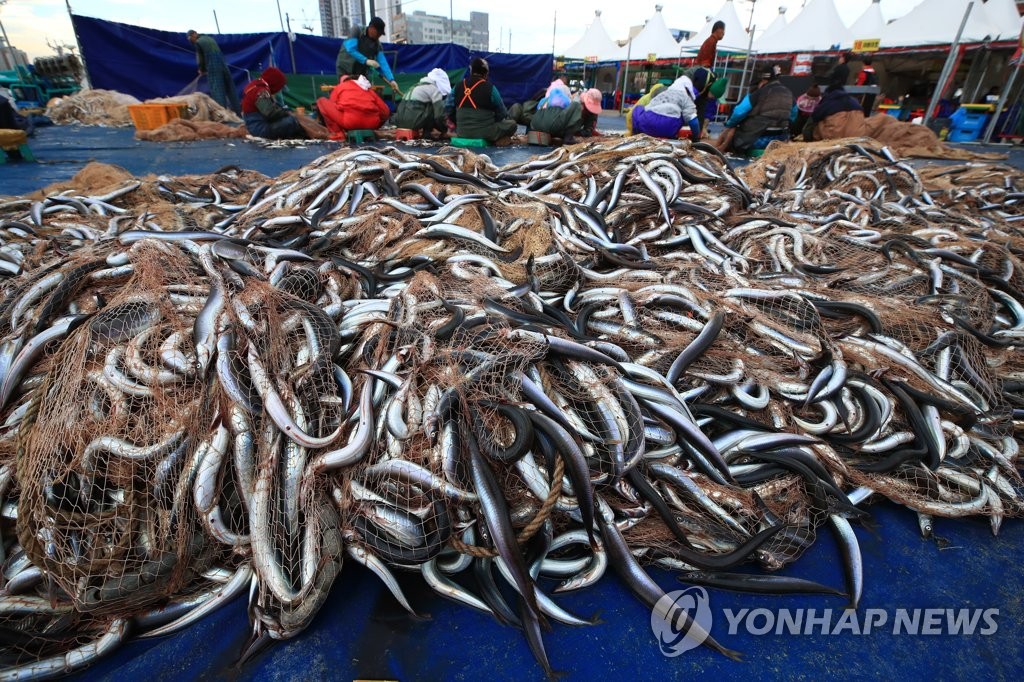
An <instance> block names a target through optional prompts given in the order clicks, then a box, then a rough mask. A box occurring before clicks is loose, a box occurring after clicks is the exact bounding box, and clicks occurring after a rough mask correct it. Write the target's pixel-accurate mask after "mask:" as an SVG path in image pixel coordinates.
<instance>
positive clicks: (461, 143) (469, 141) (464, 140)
mask: <svg viewBox="0 0 1024 682" xmlns="http://www.w3.org/2000/svg"><path fill="white" fill-rule="evenodd" d="M451 142H452V146H453V147H486V146H487V140H481V139H480V138H477V137H453V138H452V140H451Z"/></svg>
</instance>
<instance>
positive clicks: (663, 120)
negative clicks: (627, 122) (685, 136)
mask: <svg viewBox="0 0 1024 682" xmlns="http://www.w3.org/2000/svg"><path fill="white" fill-rule="evenodd" d="M694 97H695V95H694V90H693V83H692V82H690V79H689V78H688V77H686V76H680V77H679V78H677V79H676V81H675V82H674V83H672V85H670V86H668V87H667V88H665V89H664V90H663V91H661V92H659V93H658V94H657V95H655V96H654V97H653V98H651V102H650V104H648V105H647V106H646V107H645V106H643V105H642V104H638V105H636V106H635V107H633V132H635V133H637V134H643V135H650V136H651V137H663V138H667V139H674V138H676V137H678V136H679V131H680V129H682V127H683V126H684V125H688V126H690V132H691V133H692V134H693V139H694V140H698V139H700V121H699V120H698V119H697V105H696V104H695V103H694Z"/></svg>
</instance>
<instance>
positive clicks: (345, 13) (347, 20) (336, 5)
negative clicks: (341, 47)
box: [320, 0, 366, 38]
mask: <svg viewBox="0 0 1024 682" xmlns="http://www.w3.org/2000/svg"><path fill="white" fill-rule="evenodd" d="M365 25H366V15H365V14H364V12H363V2H362V0H320V33H321V34H322V35H324V36H325V37H327V38H347V37H348V34H349V32H351V30H352V27H353V26H365Z"/></svg>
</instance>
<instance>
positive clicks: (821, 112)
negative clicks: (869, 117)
mask: <svg viewBox="0 0 1024 682" xmlns="http://www.w3.org/2000/svg"><path fill="white" fill-rule="evenodd" d="M867 134H868V129H867V125H866V124H865V122H864V109H863V108H862V107H861V103H860V102H858V101H857V98H856V97H854V96H853V95H851V94H850V93H848V92H846V89H845V88H829V89H828V92H826V93H825V96H824V97H822V98H821V102H820V103H819V104H818V106H817V107H815V108H814V113H812V114H811V119H810V121H808V122H807V126H806V127H805V128H804V139H805V140H807V141H808V142H810V141H812V140H815V141H816V140H838V139H840V138H844V137H865V136H867Z"/></svg>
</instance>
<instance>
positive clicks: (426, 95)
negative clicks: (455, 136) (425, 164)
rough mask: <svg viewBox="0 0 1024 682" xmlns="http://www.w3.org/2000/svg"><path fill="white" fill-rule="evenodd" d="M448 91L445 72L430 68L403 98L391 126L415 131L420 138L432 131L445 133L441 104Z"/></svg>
mask: <svg viewBox="0 0 1024 682" xmlns="http://www.w3.org/2000/svg"><path fill="white" fill-rule="evenodd" d="M451 91H452V82H451V80H450V79H449V78H448V73H447V72H446V71H445V70H444V69H432V70H431V71H430V72H429V73H428V74H427V75H426V76H424V77H423V78H421V79H420V80H419V82H418V83H416V85H414V86H413V87H412V88H410V89H409V92H407V93H405V96H404V97H402V101H400V102H399V103H398V111H396V112H395V115H394V117H393V118H392V123H394V124H395V125H396V126H397V127H399V128H406V129H408V130H415V131H417V132H418V133H419V134H420V136H421V137H427V136H429V135H432V134H433V133H434V131H437V132H441V133H444V132H446V131H447V126H446V124H445V117H444V103H445V100H446V99H447V98H448V95H449V94H451Z"/></svg>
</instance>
